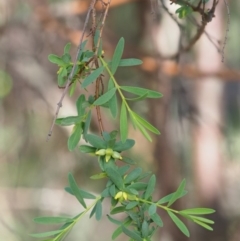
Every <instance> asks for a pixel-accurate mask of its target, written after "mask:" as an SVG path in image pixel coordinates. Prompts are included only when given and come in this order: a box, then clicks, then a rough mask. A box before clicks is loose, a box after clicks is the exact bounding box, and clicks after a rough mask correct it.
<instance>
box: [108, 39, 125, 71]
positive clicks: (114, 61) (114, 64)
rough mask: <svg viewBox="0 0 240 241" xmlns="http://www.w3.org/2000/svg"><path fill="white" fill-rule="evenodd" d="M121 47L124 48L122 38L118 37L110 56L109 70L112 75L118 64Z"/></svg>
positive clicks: (121, 52) (121, 51)
mask: <svg viewBox="0 0 240 241" xmlns="http://www.w3.org/2000/svg"><path fill="white" fill-rule="evenodd" d="M123 49H124V38H120V40H119V41H118V44H117V46H116V49H115V51H114V54H113V58H112V64H111V72H112V74H113V75H114V74H115V72H116V70H117V68H118V66H119V63H120V60H121V57H122V54H123Z"/></svg>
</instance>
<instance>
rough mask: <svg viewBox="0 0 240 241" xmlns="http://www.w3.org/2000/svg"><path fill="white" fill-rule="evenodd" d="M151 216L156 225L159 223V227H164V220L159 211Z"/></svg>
mask: <svg viewBox="0 0 240 241" xmlns="http://www.w3.org/2000/svg"><path fill="white" fill-rule="evenodd" d="M150 217H151V219H152V220H153V221H154V223H155V224H156V225H158V226H159V227H163V221H162V219H161V218H160V216H159V215H158V214H157V213H154V214H153V215H151V216H150Z"/></svg>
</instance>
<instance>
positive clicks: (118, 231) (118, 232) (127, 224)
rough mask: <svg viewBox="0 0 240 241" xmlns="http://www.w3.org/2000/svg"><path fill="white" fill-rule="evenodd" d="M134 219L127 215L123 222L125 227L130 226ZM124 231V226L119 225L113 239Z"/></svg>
mask: <svg viewBox="0 0 240 241" xmlns="http://www.w3.org/2000/svg"><path fill="white" fill-rule="evenodd" d="M131 222H132V220H131V219H130V218H129V217H127V218H126V220H125V221H124V222H123V225H124V226H125V227H127V226H129V225H130V224H131ZM121 233H122V226H120V227H118V228H117V229H116V230H115V231H114V232H113V234H112V239H113V240H114V239H115V238H117V237H118V236H119V235H120V234H121Z"/></svg>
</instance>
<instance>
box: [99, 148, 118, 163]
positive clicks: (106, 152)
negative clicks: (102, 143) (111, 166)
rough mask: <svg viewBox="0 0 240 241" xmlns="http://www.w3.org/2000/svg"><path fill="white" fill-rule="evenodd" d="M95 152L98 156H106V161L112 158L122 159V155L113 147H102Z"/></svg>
mask: <svg viewBox="0 0 240 241" xmlns="http://www.w3.org/2000/svg"><path fill="white" fill-rule="evenodd" d="M95 154H96V155H97V156H105V160H106V162H108V161H109V160H110V158H111V157H112V158H114V159H120V160H122V156H121V155H120V153H119V152H117V151H114V150H113V149H111V148H107V149H100V150H98V151H96V152H95Z"/></svg>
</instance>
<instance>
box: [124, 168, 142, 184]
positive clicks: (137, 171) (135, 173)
mask: <svg viewBox="0 0 240 241" xmlns="http://www.w3.org/2000/svg"><path fill="white" fill-rule="evenodd" d="M141 173H142V168H140V167H137V168H135V169H134V170H132V171H131V172H130V173H129V174H127V176H126V177H125V178H124V183H131V182H132V181H135V180H136V179H137V178H138V177H139V176H140V175H141Z"/></svg>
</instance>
